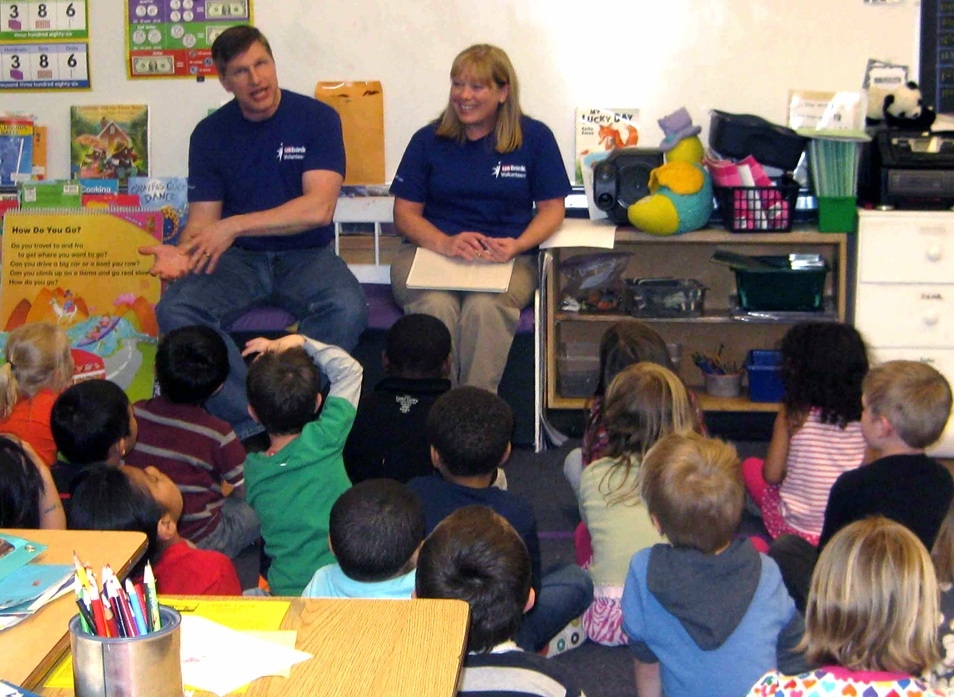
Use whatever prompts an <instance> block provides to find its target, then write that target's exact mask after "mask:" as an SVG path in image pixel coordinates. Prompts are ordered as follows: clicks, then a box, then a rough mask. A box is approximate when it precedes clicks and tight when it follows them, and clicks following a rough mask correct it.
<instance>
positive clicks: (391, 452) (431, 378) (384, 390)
mask: <svg viewBox="0 0 954 697" xmlns="http://www.w3.org/2000/svg"><path fill="white" fill-rule="evenodd" d="M381 362H382V364H383V366H384V370H385V372H386V373H387V375H388V376H387V377H386V378H385V379H384V380H382V381H381V382H379V383H378V384H377V385H375V387H374V392H370V393H368V394H366V395H364V396H363V397H361V402H360V403H359V404H358V416H357V417H356V418H355V420H354V427H353V428H352V429H351V435H350V436H348V442H347V444H346V445H345V450H344V459H345V467H346V468H347V470H348V477H349V478H350V479H351V481H352V482H353V483H355V484H357V483H358V482H361V481H364V480H365V479H375V478H378V477H387V478H388V479H396V480H398V481H399V482H407V481H410V480H411V479H413V478H414V477H417V476H422V475H426V474H429V473H430V471H431V458H430V454H429V453H430V446H429V445H428V442H427V433H426V432H425V424H426V421H427V413H428V411H429V410H430V408H431V405H433V404H434V401H435V400H436V399H437V398H438V397H440V396H441V395H442V394H444V393H445V392H447V390H449V389H450V388H451V382H450V380H448V379H447V376H448V375H449V374H450V365H451V338H450V332H449V331H447V327H446V326H445V325H444V323H443V322H441V321H440V320H439V319H437V318H436V317H431V316H430V315H423V314H410V315H404V316H403V317H401V318H400V319H398V321H397V322H395V323H394V325H393V326H392V327H391V329H390V331H388V338H387V347H386V348H385V350H384V353H383V354H382V356H381Z"/></svg>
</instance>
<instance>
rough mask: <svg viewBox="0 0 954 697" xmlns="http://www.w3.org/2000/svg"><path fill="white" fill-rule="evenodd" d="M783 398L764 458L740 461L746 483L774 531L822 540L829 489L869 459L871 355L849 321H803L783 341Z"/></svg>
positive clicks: (768, 528)
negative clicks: (864, 391) (866, 419)
mask: <svg viewBox="0 0 954 697" xmlns="http://www.w3.org/2000/svg"><path fill="white" fill-rule="evenodd" d="M781 352H782V384H783V385H784V387H785V397H784V399H783V402H782V406H781V408H780V409H779V412H778V416H776V418H775V426H774V428H773V430H772V438H771V440H770V442H769V446H768V451H767V453H766V455H765V460H761V459H759V458H748V459H746V460H745V461H743V462H742V476H743V478H744V479H745V488H746V490H747V491H748V493H749V495H750V496H751V497H752V499H753V500H754V501H755V502H756V504H757V505H758V507H759V509H760V510H761V512H762V521H763V522H764V524H765V529H766V531H767V532H768V534H769V535H770V536H771V537H772V539H775V538H777V537H779V536H780V535H782V534H785V533H788V534H794V535H797V536H799V537H801V538H803V539H804V540H806V541H807V542H809V543H810V544H812V545H815V546H817V545H818V539H819V536H820V535H821V531H822V523H823V522H824V519H825V506H826V504H827V502H828V492H829V490H830V489H831V487H832V485H833V484H834V483H835V480H836V479H838V477H839V475H841V474H842V473H843V472H846V471H848V470H850V469H854V468H855V467H858V466H859V465H861V464H862V463H863V462H864V461H865V460H866V446H865V438H864V435H863V434H862V432H861V381H862V380H863V379H864V377H865V374H866V373H867V372H868V355H867V352H866V350H865V344H864V341H863V340H862V338H861V336H860V335H859V334H858V332H857V331H856V330H855V329H854V327H851V326H849V325H847V324H839V323H832V322H802V323H800V324H796V325H795V326H793V327H792V328H791V329H789V331H788V332H787V333H786V334H785V337H784V338H783V339H782V345H781Z"/></svg>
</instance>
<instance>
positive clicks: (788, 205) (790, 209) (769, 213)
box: [714, 180, 801, 232]
mask: <svg viewBox="0 0 954 697" xmlns="http://www.w3.org/2000/svg"><path fill="white" fill-rule="evenodd" d="M800 189H801V187H800V186H799V184H798V182H795V181H792V180H787V181H785V180H783V181H781V182H779V183H778V185H777V186H717V187H715V189H714V191H715V197H716V201H717V202H718V204H719V215H721V216H722V224H723V225H725V226H726V228H727V229H729V230H731V231H732V232H791V231H792V223H793V222H794V219H795V207H796V205H797V204H798V192H799V191H800Z"/></svg>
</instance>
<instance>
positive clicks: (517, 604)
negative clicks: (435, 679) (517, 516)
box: [414, 505, 583, 697]
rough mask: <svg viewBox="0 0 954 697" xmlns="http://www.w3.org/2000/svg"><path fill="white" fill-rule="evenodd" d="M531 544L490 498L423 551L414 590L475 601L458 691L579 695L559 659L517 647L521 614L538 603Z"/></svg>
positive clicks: (457, 515)
mask: <svg viewBox="0 0 954 697" xmlns="http://www.w3.org/2000/svg"><path fill="white" fill-rule="evenodd" d="M531 575H532V572H531V563H530V555H529V554H528V552H527V548H526V545H524V544H523V541H522V540H521V538H520V535H519V534H518V533H517V531H516V530H514V529H513V527H512V526H511V525H510V524H509V523H508V522H507V520H506V519H505V518H503V517H502V516H500V515H498V514H497V513H494V511H493V510H491V509H490V508H487V507H486V506H476V505H475V506H464V507H463V508H459V509H457V510H456V511H454V512H453V513H451V514H450V515H449V516H447V517H446V518H445V519H444V520H443V521H441V523H440V524H439V525H438V526H437V527H436V528H435V529H434V531H433V532H432V533H431V534H430V535H429V536H428V537H427V539H426V540H425V541H424V544H423V545H422V546H421V551H420V554H419V555H418V566H417V578H416V582H415V593H414V595H415V597H417V598H450V599H456V600H464V601H466V602H467V604H468V605H470V628H469V631H468V633H467V655H466V656H465V657H464V666H463V670H462V671H461V677H460V682H459V684H458V693H457V694H458V695H460V696H466V695H469V694H481V695H496V696H498V697H505V696H506V695H514V696H516V695H529V694H534V695H546V696H547V697H550V696H553V697H556V696H558V695H559V696H565V697H571V696H574V695H577V696H579V697H582V695H583V692H582V691H581V690H580V689H579V688H578V687H577V686H576V685H574V684H573V682H572V681H571V680H568V679H567V678H566V677H565V676H564V675H563V674H562V673H561V671H560V668H559V666H557V664H555V663H554V662H551V661H549V660H547V659H546V658H543V657H542V656H539V655H537V654H534V653H529V652H525V651H521V650H518V648H517V645H516V644H515V643H514V642H513V639H514V637H515V636H516V634H517V631H518V629H519V627H520V623H521V618H522V617H523V615H524V613H525V612H527V611H528V610H529V609H530V608H531V607H532V606H533V603H534V591H533V588H532V586H531Z"/></svg>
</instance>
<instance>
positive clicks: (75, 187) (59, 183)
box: [20, 179, 83, 209]
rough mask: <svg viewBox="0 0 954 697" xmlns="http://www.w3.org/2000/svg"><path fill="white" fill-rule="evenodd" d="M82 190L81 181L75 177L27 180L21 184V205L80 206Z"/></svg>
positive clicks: (38, 206) (25, 207)
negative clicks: (40, 180) (38, 180)
mask: <svg viewBox="0 0 954 697" xmlns="http://www.w3.org/2000/svg"><path fill="white" fill-rule="evenodd" d="M81 192H82V188H81V186H80V184H79V182H77V181H75V180H73V179H52V180H50V181H42V182H27V183H26V184H21V185H20V207H21V208H23V209H38V208H79V207H80V206H81V205H82V202H83V199H82V193H81Z"/></svg>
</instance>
